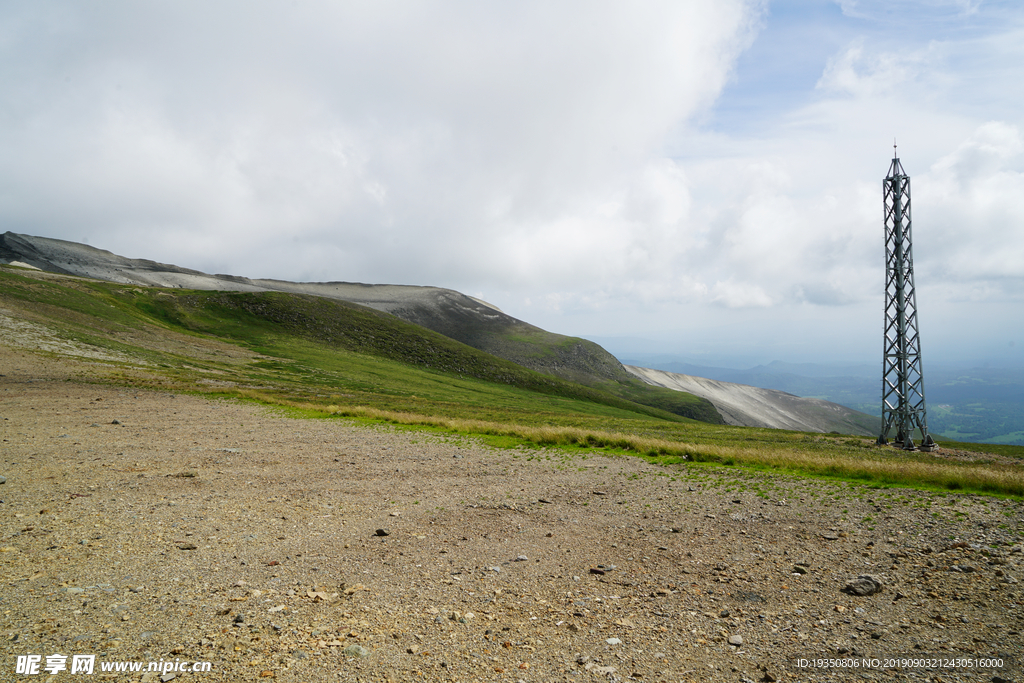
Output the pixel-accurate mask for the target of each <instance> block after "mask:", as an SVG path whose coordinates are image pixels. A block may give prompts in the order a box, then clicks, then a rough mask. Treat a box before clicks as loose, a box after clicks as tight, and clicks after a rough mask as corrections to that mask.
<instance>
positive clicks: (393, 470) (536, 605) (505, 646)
mask: <svg viewBox="0 0 1024 683" xmlns="http://www.w3.org/2000/svg"><path fill="white" fill-rule="evenodd" d="M33 358H36V357H34V356H33V355H32V354H28V353H25V352H20V351H13V350H10V349H9V348H6V347H3V346H0V375H3V376H0V438H2V446H3V449H2V455H0V476H3V477H4V478H5V480H6V481H5V483H4V484H0V500H2V501H3V502H2V503H0V551H2V552H0V585H2V586H3V590H2V591H0V643H2V645H0V652H2V653H3V657H2V658H0V661H2V665H0V666H2V667H3V669H0V672H2V673H0V679H3V680H13V679H15V678H17V677H16V676H15V674H14V670H15V669H14V667H15V662H16V658H17V657H18V656H25V655H30V654H38V655H42V656H43V663H44V664H45V661H46V660H45V656H46V655H51V654H54V653H61V654H65V655H69V656H70V655H73V654H94V655H96V657H97V660H96V661H97V664H96V671H97V673H99V672H100V663H102V662H108V663H113V662H142V663H143V666H145V665H146V664H148V662H151V661H152V662H159V661H160V660H163V661H164V662H170V661H176V660H177V661H187V662H189V663H192V662H210V663H211V671H210V672H209V673H204V674H202V675H190V676H181V675H180V674H179V676H181V677H180V680H196V681H240V680H279V681H295V682H298V681H337V680H345V681H349V680H351V681H356V680H360V681H384V680H394V681H409V680H426V681H473V680H479V681H519V680H522V681H553V680H573V681H591V680H595V681H596V680H643V681H689V680H694V681H696V680H713V681H744V680H746V681H758V680H787V681H788V680H800V681H808V680H820V681H826V680H827V681H835V680H860V679H861V676H860V674H863V673H867V674H868V677H869V678H879V679H880V678H882V677H883V674H882V673H881V672H880V671H867V672H865V671H863V670H862V671H858V672H857V675H856V676H850V675H849V674H848V672H845V671H843V672H838V671H817V672H808V671H807V670H799V669H796V668H794V665H793V664H792V662H793V661H794V660H795V659H796V658H808V659H813V658H818V657H832V658H836V657H840V658H842V657H858V658H860V657H869V658H870V657H875V658H884V657H887V656H895V655H917V654H920V655H924V654H937V655H941V656H943V657H951V656H953V655H954V654H957V655H962V656H965V657H972V658H975V657H979V656H986V657H988V656H991V655H996V654H999V653H1003V654H1004V655H1013V656H1016V657H1018V658H1019V657H1020V656H1021V655H1022V654H1024V652H1022V650H1024V647H1022V643H1024V638H1022V637H1021V633H1020V629H1021V626H1022V618H1021V617H1022V610H1024V605H1022V602H1024V597H1022V596H1024V593H1022V590H1021V584H1020V583H1018V581H1019V579H1020V578H1021V573H1022V566H1021V564H1022V553H1021V546H1020V545H1019V543H1018V541H1019V539H1020V533H1021V532H1022V531H1024V526H1022V525H1024V510H1022V507H1021V505H1020V504H1019V503H1017V502H1007V501H999V500H993V499H985V498H982V497H978V496H936V495H932V494H924V493H919V492H910V491H902V490H889V491H877V490H869V489H864V488H860V487H854V486H847V485H831V484H827V483H821V482H806V481H801V480H797V479H792V478H785V477H772V476H767V475H764V476H754V475H744V474H738V473H736V472H735V471H731V470H725V469H714V468H708V467H698V466H692V467H683V468H679V469H665V468H660V467H655V466H652V465H649V464H647V463H645V462H644V461H641V460H638V459H633V458H625V457H605V456H602V455H599V454H594V455H592V456H589V457H586V458H583V457H568V456H565V455H564V454H562V453H560V452H558V451H546V450H527V449H522V448H520V449H494V448H489V447H486V446H483V445H481V444H479V443H477V442H474V441H471V440H462V439H458V438H447V437H442V436H437V435H431V434H428V433H424V432H414V431H397V430H393V429H390V428H386V427H367V426H360V425H358V424H356V423H353V422H350V421H346V420H342V419H323V420H293V419H288V418H285V417H281V416H279V415H276V414H274V413H273V412H272V411H268V410H265V409H261V408H259V407H255V406H252V405H246V404H240V403H234V402H227V401H210V400H207V399H204V398H202V397H195V396H182V395H172V394H168V393H166V392H153V391H142V390H132V389H122V388H116V387H108V386H97V385H87V384H81V383H74V382H69V381H66V377H67V374H66V372H65V370H64V369H62V367H56V366H55V365H54V364H53V363H52V361H46V360H45V359H43V360H39V359H38V358H36V359H35V360H33ZM859 575H871V576H874V577H877V578H878V579H879V580H880V581H881V584H882V588H881V590H880V591H879V592H876V593H874V594H871V595H864V596H857V595H851V594H849V593H847V592H843V589H844V587H846V586H847V585H848V584H850V581H851V579H855V578H856V577H858V576H859ZM68 661H69V662H70V659H69V660H68ZM1006 661H1007V662H1008V661H1009V659H1008V658H1007V659H1006ZM902 673H903V674H905V675H906V679H907V680H924V679H925V677H926V676H927V677H932V680H938V679H937V678H935V675H936V673H940V675H941V678H942V680H946V681H956V680H965V681H966V680H981V679H980V678H979V677H978V676H977V674H978V673H979V672H978V671H977V670H976V669H975V670H968V669H966V668H960V669H953V670H950V669H944V670H943V671H941V672H936V671H935V670H931V671H928V670H924V669H921V668H920V667H919V668H917V669H907V670H904V671H903V672H902ZM1011 673H1012V672H1007V671H1006V670H1005V669H1003V670H998V671H996V670H989V671H987V672H986V678H985V679H984V680H992V676H993V675H995V674H999V675H1002V676H1003V677H1004V678H1012V677H1014V676H1019V674H1017V673H1012V675H1011ZM64 674H67V672H64ZM17 679H18V680H20V678H17ZM101 679H102V678H101ZM142 679H143V674H142V673H137V674H133V675H128V674H108V675H107V680H132V681H138V680H142ZM145 680H158V679H157V678H156V677H153V676H150V677H149V678H147V679H145Z"/></svg>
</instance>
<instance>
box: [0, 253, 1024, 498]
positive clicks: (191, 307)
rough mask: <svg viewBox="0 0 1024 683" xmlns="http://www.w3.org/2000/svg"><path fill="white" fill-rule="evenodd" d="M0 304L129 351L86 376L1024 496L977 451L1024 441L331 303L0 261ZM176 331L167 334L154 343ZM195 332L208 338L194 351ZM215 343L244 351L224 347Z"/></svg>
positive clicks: (524, 435) (672, 455) (1009, 453)
mask: <svg viewBox="0 0 1024 683" xmlns="http://www.w3.org/2000/svg"><path fill="white" fill-rule="evenodd" d="M0 307H3V308H7V309H9V310H13V311H15V312H18V311H22V312H23V313H24V315H25V317H26V318H30V319H33V318H34V319H35V320H37V321H38V322H40V323H42V324H45V325H47V326H48V327H49V328H50V329H52V330H55V331H56V332H57V333H58V334H60V335H61V336H64V337H67V338H69V339H74V340H77V341H80V342H83V343H90V344H95V345H97V346H101V347H103V348H105V349H110V350H116V351H118V352H120V353H123V354H125V355H127V356H129V357H131V358H132V359H134V360H135V361H136V362H125V363H107V364H106V366H104V367H105V368H106V369H107V370H106V374H105V375H103V376H102V377H100V376H99V375H97V374H91V375H85V376H83V379H84V380H85V381H110V382H116V383H121V384H125V385H133V386H148V387H158V388H165V389H173V390H177V391H192V392H202V393H205V394H206V395H212V396H216V395H220V396H225V397H234V398H245V399H251V400H257V401H260V402H262V403H264V404H271V405H279V406H284V407H286V408H288V409H289V410H291V411H293V412H294V414H295V415H298V416H306V417H320V418H325V419H338V418H339V417H344V418H347V419H357V420H364V421H373V422H386V423H390V424H394V425H403V426H404V427H407V428H415V429H424V430H429V431H432V432H434V433H437V434H440V433H444V434H451V435H456V436H466V437H473V438H480V439H483V440H485V441H486V442H488V443H491V444H492V445H495V446H500V447H514V446H517V445H524V444H525V445H529V446H534V447H546V448H553V449H560V450H562V451H564V452H567V453H571V454H575V455H577V456H585V455H586V454H587V453H590V452H601V453H606V454H622V455H631V456H639V457H644V458H646V459H648V460H649V461H651V462H654V463H658V464H660V465H663V466H665V467H666V468H670V469H671V468H674V467H678V466H680V465H681V464H683V463H685V464H686V466H687V467H690V468H692V467H693V466H695V465H696V466H700V465H702V464H703V465H708V466H713V467H721V466H728V467H740V468H745V469H748V470H755V471H762V472H771V473H784V474H787V475H797V476H811V477H819V478H827V479H834V480H843V481H848V482H853V483H856V484H865V485H869V486H901V487H916V488H920V489H929V490H944V491H954V492H974V493H985V494H994V495H1008V496H1018V497H1024V466H1022V465H1024V463H1016V462H1011V463H1009V464H1005V463H1003V462H1001V461H1000V462H996V461H994V458H988V457H986V455H992V456H1002V457H1004V458H1013V459H1024V447H1019V446H1003V445H988V444H984V445H982V444H950V443H943V444H942V445H943V446H944V447H946V448H955V449H957V450H963V451H971V452H974V453H977V454H980V456H979V457H978V458H977V459H976V461H974V462H967V461H960V460H951V459H946V458H941V457H936V455H934V454H928V453H917V452H913V453H904V452H902V451H899V450H896V449H892V448H877V447H875V446H874V443H873V442H874V439H872V438H862V437H854V436H849V435H836V434H808V433H803V432H791V431H785V430H773V429H756V428H743V427H731V426H727V425H722V424H711V423H707V422H699V421H694V420H690V419H686V418H684V417H681V416H679V415H677V414H674V413H673V412H671V411H669V410H664V409H660V408H659V407H657V406H652V405H643V404H640V403H637V402H633V401H629V400H628V399H627V398H624V397H622V396H617V395H614V394H612V393H611V392H608V391H602V390H601V389H600V388H595V387H587V386H582V385H579V384H575V383H573V382H569V381H566V380H563V379H559V378H556V377H552V376H549V375H543V374H540V373H537V372H533V371H530V370H527V369H525V368H523V367H521V366H518V365H516V364H514V363H511V362H509V361H506V360H503V359H500V358H497V357H495V356H491V355H489V354H486V353H484V352H482V351H479V350H477V349H474V348H472V347H469V346H466V345H464V344H461V343H459V342H456V341H454V340H451V339H449V338H447V337H444V336H442V335H440V334H435V333H433V332H430V331H428V330H425V329H423V328H420V327H418V326H415V325H411V324H408V323H404V322H402V321H400V320H398V319H397V318H394V317H393V316H389V315H387V314H383V313H379V312H377V311H373V310H370V309H366V308H363V307H359V306H355V305H352V304H346V303H344V302H338V301H334V300H325V299H318V298H315V297H303V296H296V295H288V294H281V293H267V294H247V293H224V292H192V291H183V290H159V289H150V288H133V287H126V286H123V285H116V284H111V283H101V282H93V281H86V280H77V279H71V278H57V277H53V276H46V275H42V274H32V273H15V272H13V271H11V270H10V269H5V268H0ZM172 337H173V338H174V339H177V340H178V343H176V344H160V343H156V342H155V341H154V340H161V339H171V338H172ZM146 340H149V341H146ZM189 340H193V341H189ZM204 344H206V345H207V346H208V347H209V348H208V349H207V351H204V352H199V351H195V350H194V349H193V347H195V348H200V347H204ZM218 344H219V345H222V346H223V345H224V344H231V345H234V347H239V348H244V349H246V350H247V351H248V352H249V354H248V355H246V354H241V353H239V354H234V355H233V356H232V355H230V354H225V353H221V352H220V351H217V349H218V348H221V347H218V346H216V345H218ZM234 347H232V348H234ZM210 349H213V350H210ZM256 354H258V355H256ZM210 379H215V380H216V381H217V382H218V383H219V384H218V385H217V387H216V388H212V387H211V386H209V385H208V384H207V382H208V381H209V380H210ZM664 391H665V392H668V393H669V394H671V393H676V392H669V390H664ZM626 393H627V395H628V392H626ZM650 399H651V397H650V396H647V397H646V400H647V402H648V403H651V402H652V401H651V400H650ZM653 402H655V403H656V401H653ZM691 471H692V470H691Z"/></svg>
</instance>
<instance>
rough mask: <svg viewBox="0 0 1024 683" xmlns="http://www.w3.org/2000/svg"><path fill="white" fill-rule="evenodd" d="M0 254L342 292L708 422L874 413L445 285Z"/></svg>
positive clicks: (819, 421) (83, 267)
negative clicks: (730, 375)
mask: <svg viewBox="0 0 1024 683" xmlns="http://www.w3.org/2000/svg"><path fill="white" fill-rule="evenodd" d="M0 263H7V264H11V265H14V266H21V267H27V268H35V269H39V270H42V271H46V272H50V273H58V274H63V275H70V276H76V277H85V278H92V279H97V280H103V281H107V282H117V283H122V284H125V285H132V286H143V287H164V288H175V289H188V290H205V291H231V292H285V293H290V294H298V295H312V296H317V297H323V298H327V299H335V300H341V301H346V302H350V303H354V304H358V305H360V306H366V307H368V308H372V309H375V310H378V311H382V312H385V313H389V314H391V315H393V316H395V317H397V318H399V319H401V320H404V321H406V322H409V323H413V324H415V325H419V326H421V327H424V328H427V329H429V330H432V331H434V332H437V333H439V334H442V335H444V336H446V337H448V338H450V339H454V340H456V341H459V342H462V343H464V344H466V345H468V346H471V347H473V348H476V349H479V350H481V351H484V352H486V353H488V354H492V355H493V356H496V357H498V358H502V359H505V360H508V361H512V362H513V363H516V364H518V365H520V366H522V367H525V368H529V369H530V370H534V371H536V372H540V373H544V374H547V375H553V376H555V377H559V378H561V379H564V380H568V381H570V382H575V383H578V384H582V385H584V386H587V387H591V388H594V389H598V390H601V391H605V392H609V393H611V394H613V395H615V396H618V397H620V398H622V399H625V400H629V401H633V402H635V403H639V404H642V405H648V406H652V407H655V408H658V409H661V410H667V411H669V412H673V413H676V414H678V415H683V416H686V417H691V418H695V419H699V420H703V421H708V422H719V423H721V422H726V423H728V424H736V425H742V426H756V427H772V428H780V429H796V430H805V431H818V432H830V431H838V432H840V433H854V434H864V435H870V434H872V433H873V431H874V427H873V426H869V425H873V424H874V422H875V421H876V419H875V418H871V417H870V416H869V415H866V414H863V413H858V412H857V411H856V410H850V409H849V408H846V407H844V406H841V405H837V404H834V403H832V404H830V403H829V402H827V401H823V400H819V399H816V398H811V399H802V398H800V397H799V396H796V395H792V394H790V393H783V392H781V391H766V390H765V389H762V388H758V387H755V386H749V385H745V384H744V383H742V382H724V381H721V380H719V381H714V382H712V381H704V382H700V381H696V380H699V379H700V378H697V377H692V376H691V377H690V378H689V379H683V378H682V377H681V376H672V375H671V373H665V372H661V373H659V372H658V371H654V370H648V369H645V368H640V367H630V368H626V367H624V366H623V365H622V363H620V362H619V361H618V360H617V359H616V358H615V357H614V356H612V355H611V354H610V353H608V352H607V351H605V350H604V349H603V348H602V347H601V346H599V345H597V344H595V343H593V342H591V341H587V340H585V339H580V338H577V337H567V336H564V335H559V334H554V333H551V332H547V331H545V330H542V329H540V328H538V327H535V326H533V325H530V324H529V323H526V322H524V321H522V320H519V319H517V318H514V317H512V316H509V315H507V314H505V313H503V312H502V311H501V310H500V309H498V308H497V307H496V306H493V305H491V304H488V303H486V302H483V301H480V300H478V299H475V298H473V297H469V296H466V295H465V294H461V293H460V292H456V291H454V290H450V289H444V288H439V287H417V286H407V285H368V284H359V283H348V282H325V283H297V282H288V281H283V280H271V279H250V278H246V277H240V276H235V275H222V274H217V275H211V274H208V273H203V272H200V271H197V270H191V269H188V268H182V267H179V266H175V265H170V264H165V263H158V262H156V261H150V260H145V259H130V258H125V257H122V256H118V255H116V254H113V253H111V252H109V251H105V250H101V249H97V248H95V247H91V246H88V245H85V244H79V243H75V242H68V241H64V240H57V239H51V238H46V237H34V236H29V235H22V234H16V233H12V232H7V233H4V234H3V235H0ZM668 369H669V370H672V369H674V368H668Z"/></svg>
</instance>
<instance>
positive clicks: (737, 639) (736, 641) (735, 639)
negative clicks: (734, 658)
mask: <svg viewBox="0 0 1024 683" xmlns="http://www.w3.org/2000/svg"><path fill="white" fill-rule="evenodd" d="M729 644H730V645H735V646H736V647H739V646H740V645H742V644H743V636H739V635H736V636H729Z"/></svg>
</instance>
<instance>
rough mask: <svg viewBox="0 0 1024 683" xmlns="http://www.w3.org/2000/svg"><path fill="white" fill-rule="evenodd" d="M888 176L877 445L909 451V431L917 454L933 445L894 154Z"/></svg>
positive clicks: (902, 177)
mask: <svg viewBox="0 0 1024 683" xmlns="http://www.w3.org/2000/svg"><path fill="white" fill-rule="evenodd" d="M895 149H896V145H895V144H893V159H892V164H891V165H890V166H889V175H888V176H887V177H886V178H885V179H884V180H883V181H882V195H883V214H884V220H885V332H884V341H883V354H882V431H881V433H880V434H879V435H878V442H877V443H878V445H880V446H882V445H885V444H888V443H889V433H890V432H891V431H892V430H893V429H894V428H895V430H896V438H895V442H894V444H893V445H894V446H900V447H902V448H903V449H904V450H914V432H915V431H918V432H919V433H920V435H921V450H923V451H930V450H932V449H933V448H935V442H934V441H933V440H932V437H931V435H930V434H929V433H928V416H927V412H926V410H925V402H924V373H923V371H922V369H921V334H920V331H919V330H918V326H917V292H916V290H915V289H914V254H913V247H912V244H911V239H910V223H911V222H910V177H909V176H908V175H907V174H906V172H905V171H904V170H903V165H902V164H900V160H899V157H897V156H896V154H895Z"/></svg>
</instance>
